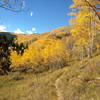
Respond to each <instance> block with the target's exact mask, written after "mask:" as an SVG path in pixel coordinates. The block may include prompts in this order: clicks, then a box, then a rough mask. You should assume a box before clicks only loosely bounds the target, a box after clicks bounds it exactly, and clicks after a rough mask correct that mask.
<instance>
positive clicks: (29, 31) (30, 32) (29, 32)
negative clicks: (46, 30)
mask: <svg viewBox="0 0 100 100" xmlns="http://www.w3.org/2000/svg"><path fill="white" fill-rule="evenodd" d="M26 32H27V34H33V33H37V32H36V28H35V27H33V28H32V29H31V30H28V31H26Z"/></svg>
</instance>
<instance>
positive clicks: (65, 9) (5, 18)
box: [0, 0, 72, 33]
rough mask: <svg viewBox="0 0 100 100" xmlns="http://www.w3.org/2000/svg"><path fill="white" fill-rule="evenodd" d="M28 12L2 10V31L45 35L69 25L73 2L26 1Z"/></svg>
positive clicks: (0, 26) (63, 0) (64, 0)
mask: <svg viewBox="0 0 100 100" xmlns="http://www.w3.org/2000/svg"><path fill="white" fill-rule="evenodd" d="M25 2H26V3H25V6H26V8H28V10H27V11H22V12H20V13H15V12H11V11H7V10H4V9H2V8H0V12H1V13H0V29H2V28H3V30H7V31H9V32H15V31H19V32H20V31H22V32H23V33H31V32H37V33H43V32H46V31H49V30H52V29H55V28H58V27H62V26H66V25H68V20H69V18H70V17H69V16H68V15H67V13H69V12H70V9H69V6H70V5H71V4H72V0H25Z"/></svg>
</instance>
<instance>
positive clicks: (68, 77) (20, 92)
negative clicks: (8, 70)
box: [0, 56, 100, 100]
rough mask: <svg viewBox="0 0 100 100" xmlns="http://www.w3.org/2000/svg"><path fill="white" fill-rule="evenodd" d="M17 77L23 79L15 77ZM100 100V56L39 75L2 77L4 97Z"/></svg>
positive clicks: (1, 96)
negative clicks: (20, 78)
mask: <svg viewBox="0 0 100 100" xmlns="http://www.w3.org/2000/svg"><path fill="white" fill-rule="evenodd" d="M14 76H20V77H24V79H22V80H18V81H15V80H11V78H12V77H14ZM59 96H62V97H63V100H100V56H97V57H94V58H93V59H89V60H88V59H86V60H84V61H83V63H82V62H78V63H75V64H74V65H72V66H69V67H68V66H67V67H64V68H62V69H58V70H55V71H53V70H51V71H48V72H44V73H39V74H35V75H33V74H18V73H17V74H10V75H8V76H0V100H59V98H60V97H59Z"/></svg>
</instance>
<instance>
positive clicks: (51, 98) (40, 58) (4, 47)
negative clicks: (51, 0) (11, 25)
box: [0, 0, 100, 100]
mask: <svg viewBox="0 0 100 100" xmlns="http://www.w3.org/2000/svg"><path fill="white" fill-rule="evenodd" d="M7 7H8V6H7ZM69 8H70V10H71V12H70V13H68V16H70V20H69V26H64V27H60V28H57V29H54V30H51V31H48V32H45V33H42V34H15V33H9V32H0V100H100V0H73V4H72V5H70V7H69ZM7 9H8V8H7ZM16 87H17V89H16ZM9 91H10V92H9ZM13 91H15V93H13ZM7 92H9V93H8V94H6V93H7Z"/></svg>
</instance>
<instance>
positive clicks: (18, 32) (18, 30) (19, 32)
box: [14, 28, 24, 34]
mask: <svg viewBox="0 0 100 100" xmlns="http://www.w3.org/2000/svg"><path fill="white" fill-rule="evenodd" d="M14 33H17V34H23V33H24V32H23V31H21V30H20V29H19V28H17V29H16V30H15V31H14Z"/></svg>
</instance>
